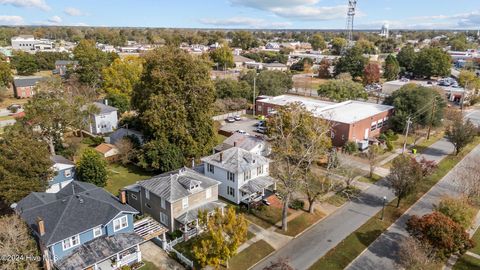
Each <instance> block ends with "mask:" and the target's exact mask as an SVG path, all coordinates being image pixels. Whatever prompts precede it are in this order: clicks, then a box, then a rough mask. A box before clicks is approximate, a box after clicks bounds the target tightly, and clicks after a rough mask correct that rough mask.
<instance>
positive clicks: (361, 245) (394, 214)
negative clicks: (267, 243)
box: [310, 137, 480, 270]
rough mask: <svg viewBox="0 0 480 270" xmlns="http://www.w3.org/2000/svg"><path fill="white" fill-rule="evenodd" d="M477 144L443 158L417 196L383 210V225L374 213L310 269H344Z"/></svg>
mask: <svg viewBox="0 0 480 270" xmlns="http://www.w3.org/2000/svg"><path fill="white" fill-rule="evenodd" d="M479 143H480V137H477V138H476V139H475V140H474V141H473V142H472V143H470V144H469V145H468V146H467V147H465V148H464V149H463V150H462V151H461V152H460V153H459V154H458V155H457V156H453V155H450V156H447V157H446V158H444V159H443V160H442V161H441V162H440V163H439V164H438V168H437V169H436V170H435V172H434V173H433V174H432V175H430V176H428V177H427V178H426V179H425V180H424V181H422V183H421V184H420V185H419V187H418V188H417V192H416V193H414V194H411V195H410V196H408V197H407V198H405V199H404V200H403V201H402V202H401V203H400V207H399V208H396V207H395V205H396V201H395V200H394V201H393V202H391V203H390V204H388V205H387V206H386V208H385V216H384V220H383V221H382V220H380V213H377V215H375V216H373V217H372V218H371V219H369V220H368V221H367V222H366V223H365V224H363V225H362V226H361V227H360V228H358V229H357V230H356V231H354V232H353V233H351V234H350V235H349V236H347V237H346V238H345V239H344V240H343V241H342V242H340V243H339V244H338V245H337V246H336V247H335V248H333V249H331V250H330V251H329V252H328V253H327V254H326V255H325V256H323V257H322V258H320V259H319V260H318V261H317V262H315V263H314V264H313V265H312V266H311V267H310V269H329V270H336V269H338V270H340V269H344V268H345V267H346V266H348V264H350V262H352V261H353V260H354V259H355V258H356V257H357V256H358V255H360V253H362V251H363V250H365V249H366V248H367V247H368V246H369V245H370V244H371V243H372V242H373V241H375V239H377V238H378V237H379V236H380V235H381V234H382V233H383V232H384V231H385V230H386V229H387V228H388V227H389V226H390V225H391V224H393V223H394V222H395V221H396V220H397V219H398V218H399V217H400V216H401V215H402V214H403V213H405V211H407V210H408V209H409V208H410V206H412V205H413V204H414V203H415V202H417V201H418V199H420V197H422V196H423V195H424V194H425V193H426V192H428V191H429V190H430V188H432V187H433V186H434V185H435V184H436V183H437V182H438V181H440V179H442V178H443V177H444V176H445V175H446V174H447V173H448V172H449V171H450V170H451V169H452V168H453V167H455V165H457V163H458V162H460V161H461V160H462V159H463V157H465V156H466V155H467V154H468V153H470V151H472V150H473V148H475V146H477V145H478V144H479Z"/></svg>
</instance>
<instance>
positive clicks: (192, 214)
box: [175, 201, 226, 224]
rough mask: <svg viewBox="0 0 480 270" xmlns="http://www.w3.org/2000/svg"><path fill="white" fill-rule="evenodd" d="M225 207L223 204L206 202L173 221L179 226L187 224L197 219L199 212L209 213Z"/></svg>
mask: <svg viewBox="0 0 480 270" xmlns="http://www.w3.org/2000/svg"><path fill="white" fill-rule="evenodd" d="M225 206H226V204H225V203H223V202H221V201H215V202H208V203H205V204H202V205H200V206H197V207H195V208H192V209H190V210H189V211H187V212H185V213H183V214H181V215H180V216H178V217H176V218H175V219H176V220H177V221H178V222H180V223H181V224H188V223H190V222H192V221H194V220H196V219H197V218H198V212H199V211H207V212H211V211H213V210H215V208H224V207H225Z"/></svg>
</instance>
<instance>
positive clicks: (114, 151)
mask: <svg viewBox="0 0 480 270" xmlns="http://www.w3.org/2000/svg"><path fill="white" fill-rule="evenodd" d="M95 151H97V152H98V153H100V155H102V157H104V158H105V159H107V160H109V161H113V160H115V159H116V157H117V156H118V154H119V153H120V152H119V151H118V148H117V147H116V146H115V145H113V144H109V143H102V144H100V145H98V146H97V147H95Z"/></svg>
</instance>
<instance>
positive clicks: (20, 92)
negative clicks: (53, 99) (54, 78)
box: [13, 76, 44, 98]
mask: <svg viewBox="0 0 480 270" xmlns="http://www.w3.org/2000/svg"><path fill="white" fill-rule="evenodd" d="M43 79H44V78H43V77H40V76H26V77H15V78H13V94H14V96H15V97H16V98H29V97H33V96H34V95H35V86H36V85H37V83H38V82H39V81H41V80H43Z"/></svg>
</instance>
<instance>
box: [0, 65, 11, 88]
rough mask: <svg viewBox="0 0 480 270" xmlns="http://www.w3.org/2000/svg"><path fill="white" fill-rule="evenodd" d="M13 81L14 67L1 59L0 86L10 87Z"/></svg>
mask: <svg viewBox="0 0 480 270" xmlns="http://www.w3.org/2000/svg"><path fill="white" fill-rule="evenodd" d="M12 81H13V77H12V69H11V68H10V64H9V63H7V62H4V61H0V88H2V87H6V88H8V87H10V84H11V83H12Z"/></svg>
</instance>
